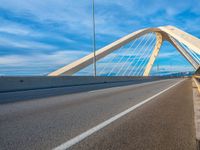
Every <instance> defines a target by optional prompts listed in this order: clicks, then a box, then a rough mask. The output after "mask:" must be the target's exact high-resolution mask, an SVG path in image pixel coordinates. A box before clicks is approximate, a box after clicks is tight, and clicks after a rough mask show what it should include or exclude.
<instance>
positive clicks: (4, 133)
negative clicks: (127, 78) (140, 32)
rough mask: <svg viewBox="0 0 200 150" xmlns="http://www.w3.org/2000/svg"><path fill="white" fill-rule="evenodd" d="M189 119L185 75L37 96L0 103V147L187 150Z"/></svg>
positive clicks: (191, 143) (188, 89) (190, 106)
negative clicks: (147, 81) (105, 87)
mask: <svg viewBox="0 0 200 150" xmlns="http://www.w3.org/2000/svg"><path fill="white" fill-rule="evenodd" d="M33 93H34V92H29V93H28V94H29V96H27V98H29V97H34V96H33ZM40 93H41V94H42V91H40ZM9 94H10V97H15V96H18V95H19V93H16V92H14V93H9ZM0 96H1V95H0ZM1 98H2V97H1ZM130 108H131V110H130ZM127 110H128V111H129V112H128V111H127ZM124 112H126V114H123V115H122V113H124ZM120 115H121V116H120ZM115 117H118V118H117V119H116V118H115ZM193 117H194V116H193V103H192V88H191V81H190V80H189V79H186V80H184V81H183V79H168V80H161V81H154V82H149V83H143V84H134V85H127V86H123V87H112V88H107V89H100V90H94V91H88V92H81V93H75V94H66V95H56V96H50V97H44V98H42V96H41V97H40V98H37V99H34V98H32V99H31V100H27V101H17V102H12V103H5V104H1V105H0V149H1V150H4V149H6V150H7V149H15V150H18V149H19V150H23V149H24V150H27V149H37V150H38V149H42V150H43V149H53V148H58V149H59V148H66V144H68V147H69V149H83V150H84V149H92V150H93V149H100V150H102V149H106V150H107V149H113V150H116V149H139V150H142V149H148V150H155V149H158V150H169V149H170V150H173V149H174V150H175V149H178V150H179V149H181V150H193V149H195V148H196V143H195V133H194V132H195V127H194V118H193ZM114 118H115V120H114ZM109 119H112V121H111V120H109ZM106 121H107V122H106ZM109 121H110V122H109ZM106 123H107V125H106ZM98 125H104V126H102V127H101V128H98V127H99V126H98ZM87 131H88V132H87ZM79 135H84V137H82V139H81V136H79ZM89 135H90V136H89ZM77 136H78V137H77ZM70 140H71V141H70ZM69 141H70V142H71V145H70V146H69ZM59 146H60V147H59Z"/></svg>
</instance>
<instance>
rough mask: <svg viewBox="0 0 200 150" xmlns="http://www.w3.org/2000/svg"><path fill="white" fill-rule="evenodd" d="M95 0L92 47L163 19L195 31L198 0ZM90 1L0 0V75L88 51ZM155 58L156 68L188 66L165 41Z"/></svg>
mask: <svg viewBox="0 0 200 150" xmlns="http://www.w3.org/2000/svg"><path fill="white" fill-rule="evenodd" d="M95 2H96V33H97V48H101V47H103V46H105V45H107V44H109V43H111V42H113V41H115V40H117V39H118V38H120V37H123V36H125V35H127V34H129V33H131V32H133V31H136V30H138V29H141V28H145V27H157V26H163V25H173V26H176V27H178V28H180V29H182V30H184V31H187V32H189V33H191V34H193V35H195V36H197V37H200V29H199V25H200V9H199V8H200V1H199V0H192V1H191V0H167V1H163V0H142V1H141V0H126V1H124V0H115V1H108V0H96V1H95ZM91 7H92V4H91V0H90V1H85V0H19V1H17V0H0V75H45V74H47V73H48V72H51V71H53V70H55V69H57V68H59V67H61V66H63V65H65V64H68V63H70V62H72V61H73V60H76V59H78V58H81V57H83V56H85V55H87V54H89V53H91V52H92V45H91V44H92V9H91ZM156 64H159V66H160V68H161V70H165V69H166V70H167V69H169V68H170V69H171V70H174V71H175V70H177V71H186V70H192V68H191V66H190V65H189V64H188V63H187V62H186V61H185V60H184V59H183V58H182V56H180V55H179V54H178V53H177V52H176V51H175V49H174V48H173V47H171V46H169V45H168V44H167V43H166V44H165V45H164V46H163V47H162V49H161V53H160V55H159V58H158V60H156ZM155 66H156V65H155ZM154 70H155V67H154ZM85 73H86V74H88V75H90V74H91V73H92V71H91V69H90V70H88V72H85Z"/></svg>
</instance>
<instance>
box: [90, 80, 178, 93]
mask: <svg viewBox="0 0 200 150" xmlns="http://www.w3.org/2000/svg"><path fill="white" fill-rule="evenodd" d="M172 80H175V79H163V80H158V81H147V82H144V83H135V84H132V85H125V86H121V87H108V88H106V89H97V90H93V91H88V92H87V93H95V92H101V91H108V90H113V89H114V90H122V88H123V89H127V88H134V87H141V86H145V85H151V84H155V83H160V82H161V83H162V82H166V81H172Z"/></svg>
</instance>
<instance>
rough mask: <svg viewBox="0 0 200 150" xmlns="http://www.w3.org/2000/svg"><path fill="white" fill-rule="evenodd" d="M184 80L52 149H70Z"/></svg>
mask: <svg viewBox="0 0 200 150" xmlns="http://www.w3.org/2000/svg"><path fill="white" fill-rule="evenodd" d="M184 80H185V79H183V80H181V81H179V82H177V83H175V84H173V85H172V86H170V87H168V88H166V89H165V90H163V91H161V92H159V93H157V94H155V95H153V96H151V97H149V98H147V99H145V100H144V101H142V102H140V103H138V104H136V105H134V106H132V107H130V108H129V109H127V110H125V111H123V112H121V113H119V114H117V115H115V116H114V117H111V118H110V119H108V120H106V121H104V122H102V123H100V124H98V125H97V126H95V127H93V128H91V129H89V130H87V131H85V132H83V133H82V134H80V135H78V136H76V137H74V138H72V139H70V140H68V141H67V142H65V143H63V144H61V145H59V146H57V147H56V148H54V149H53V150H66V149H68V148H70V147H71V146H73V145H75V144H77V143H79V142H80V141H82V140H83V139H85V138H87V137H88V136H90V135H91V134H93V133H95V132H97V131H99V130H100V129H102V128H104V127H105V126H107V125H109V124H110V123H112V122H114V121H115V120H117V119H119V118H121V117H123V116H124V115H126V114H128V113H129V112H131V111H133V110H134V109H136V108H138V107H140V106H142V105H143V104H145V103H147V102H149V101H150V100H152V99H154V98H155V97H157V96H159V95H161V94H162V93H164V92H166V91H168V90H169V89H171V88H173V87H175V86H176V85H178V84H179V83H181V82H183V81H184Z"/></svg>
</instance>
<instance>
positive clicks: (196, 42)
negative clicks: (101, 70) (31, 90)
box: [49, 26, 200, 76]
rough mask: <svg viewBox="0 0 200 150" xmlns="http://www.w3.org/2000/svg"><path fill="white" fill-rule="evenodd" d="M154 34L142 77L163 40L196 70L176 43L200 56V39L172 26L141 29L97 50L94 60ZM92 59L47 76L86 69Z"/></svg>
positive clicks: (86, 57)
mask: <svg viewBox="0 0 200 150" xmlns="http://www.w3.org/2000/svg"><path fill="white" fill-rule="evenodd" d="M150 32H155V33H156V38H157V42H156V45H155V48H154V50H153V53H152V56H151V57H150V60H149V62H148V64H147V66H146V69H145V71H144V74H143V75H144V76H148V75H149V73H150V71H151V68H152V66H153V63H154V61H155V59H156V57H157V55H158V52H159V50H160V47H161V45H162V43H163V40H167V41H169V42H170V43H171V44H172V45H173V46H174V47H175V48H176V49H177V50H178V51H179V52H180V53H181V54H182V55H183V56H184V57H185V58H186V59H187V60H188V61H189V62H190V63H191V64H192V66H193V67H194V68H195V69H198V67H199V64H198V63H197V62H196V61H195V60H194V59H193V58H192V57H191V56H190V55H189V54H188V53H187V51H186V50H185V49H184V48H183V47H182V46H180V44H179V43H178V42H177V41H179V42H181V43H183V44H185V45H186V46H187V47H188V48H190V49H191V50H193V51H194V52H196V53H197V54H200V39H198V38H196V37H194V36H192V35H190V34H188V33H186V32H184V31H182V30H180V29H178V28H176V27H173V26H163V27H158V28H146V29H141V30H138V31H136V32H133V33H131V34H129V35H127V36H124V37H122V38H121V39H119V40H117V41H115V42H113V43H111V44H109V45H107V46H105V47H103V48H101V49H99V50H97V51H96V60H99V59H101V58H103V57H105V56H106V55H108V54H110V53H112V52H113V51H115V50H116V49H118V48H120V47H122V46H123V45H125V44H127V43H129V42H130V41H132V40H134V39H136V38H138V37H141V36H142V35H144V34H147V33H150ZM93 57H94V54H93V53H91V54H89V55H87V56H85V57H83V58H81V59H79V60H77V61H75V62H73V63H71V64H69V65H66V66H64V67H62V68H60V69H58V70H56V71H54V72H52V73H50V74H49V76H59V75H72V74H74V73H76V72H78V71H79V70H81V69H83V68H85V67H87V66H88V65H90V64H92V63H93Z"/></svg>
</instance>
